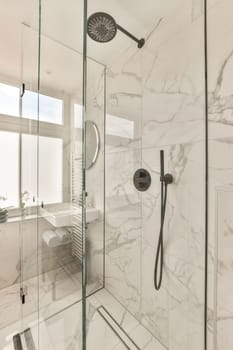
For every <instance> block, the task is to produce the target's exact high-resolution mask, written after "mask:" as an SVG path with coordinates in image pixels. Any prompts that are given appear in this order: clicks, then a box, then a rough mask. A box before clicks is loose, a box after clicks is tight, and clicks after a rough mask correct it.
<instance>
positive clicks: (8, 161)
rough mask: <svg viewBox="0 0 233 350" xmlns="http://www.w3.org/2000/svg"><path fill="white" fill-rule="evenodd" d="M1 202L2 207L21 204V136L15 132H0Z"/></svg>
mask: <svg viewBox="0 0 233 350" xmlns="http://www.w3.org/2000/svg"><path fill="white" fill-rule="evenodd" d="M0 159H1V171H0V197H5V198H6V200H5V201H2V200H1V201H0V206H1V207H8V206H14V207H17V206H18V204H19V201H18V193H19V135H18V134H17V133H14V132H4V131H0Z"/></svg>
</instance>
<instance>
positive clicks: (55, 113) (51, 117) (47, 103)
mask: <svg viewBox="0 0 233 350" xmlns="http://www.w3.org/2000/svg"><path fill="white" fill-rule="evenodd" d="M37 100H38V94H37V93H36V92H33V91H28V90H26V91H25V94H24V96H23V113H22V114H23V117H24V118H30V119H34V120H36V119H37V118H38V110H37ZM39 103H40V115H39V120H40V121H43V122H48V123H54V124H62V122H63V116H62V114H63V101H62V100H60V99H58V98H55V97H51V96H46V95H42V94H40V100H39Z"/></svg>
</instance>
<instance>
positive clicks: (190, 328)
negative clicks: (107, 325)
mask: <svg viewBox="0 0 233 350" xmlns="http://www.w3.org/2000/svg"><path fill="white" fill-rule="evenodd" d="M88 19H89V20H88V30H89V32H88V34H89V35H88V37H87V55H88V57H89V58H90V60H91V59H93V60H95V62H100V63H101V64H104V65H105V66H106V108H104V106H103V105H102V98H101V97H102V96H103V93H102V88H104V85H103V81H102V77H103V76H102V75H101V69H99V66H98V64H97V63H96V64H91V63H90V62H89V61H88V69H87V72H88V75H87V120H89V119H90V120H92V121H94V122H96V124H97V125H98V126H99V129H100V135H101V127H102V126H103V124H104V116H105V118H106V128H105V133H103V135H101V136H100V140H101V145H102V147H103V148H102V151H103V152H104V151H105V181H104V176H103V172H101V171H103V170H104V165H103V164H102V165H101V170H100V169H98V165H99V164H101V152H100V157H99V158H98V159H97V162H96V164H95V166H94V167H93V168H91V169H90V170H87V173H86V178H87V192H88V196H89V192H90V193H91V196H92V197H93V198H94V200H93V202H96V203H98V204H99V203H100V202H98V199H97V198H100V197H98V196H101V195H103V198H104V199H105V206H103V207H102V206H101V205H100V206H98V208H99V210H100V212H101V213H102V214H103V215H104V220H105V231H104V235H105V241H104V242H105V246H104V249H103V250H105V269H104V291H101V292H97V293H95V295H94V296H95V298H96V299H97V300H98V301H97V302H95V303H94V302H92V301H93V300H92V299H88V302H87V307H90V309H92V310H93V309H94V310H96V309H97V310H98V307H99V306H100V305H103V306H104V307H105V308H106V309H107V310H108V312H109V313H110V314H111V316H112V317H113V318H114V319H115V320H116V321H117V322H118V323H120V324H122V327H123V329H124V330H125V332H126V333H128V335H129V336H130V337H131V338H132V339H133V340H134V341H135V343H136V344H137V346H138V348H140V349H142V348H145V349H147V348H148V349H149V348H151V349H157V348H167V349H168V348H169V349H171V350H175V349H180V350H186V349H190V350H196V349H200V350H201V349H202V350H204V326H205V325H204V309H205V305H204V302H205V301H204V294H205V293H204V292H205V284H204V278H205V121H206V120H205V117H206V116H205V69H204V63H205V62H204V17H203V11H202V8H201V6H200V2H198V4H197V3H195V4H194V2H193V1H188V2H187V1H173V2H172V3H170V4H169V5H168V4H166V5H164V4H163V3H162V2H161V1H160V2H155V1H153V0H149V1H147V2H146V6H143V4H142V2H141V1H140V0H136V1H132V0H126V1H124V2H119V1H112V2H109V1H98V0H97V1H96V0H89V2H88ZM143 38H144V39H145V44H144V45H143V40H142V39H143ZM93 39H94V40H93ZM104 141H106V142H105V144H104ZM86 150H88V144H87V145H86ZM161 150H163V151H164V169H165V174H166V173H169V174H171V175H172V176H173V178H174V182H172V183H171V184H165V180H166V179H167V177H166V179H165V177H164V176H162V175H161V170H162V169H161V161H160V154H161V153H160V151H161ZM142 168H143V169H144V168H145V169H146V170H147V171H149V173H150V176H151V184H150V186H149V188H148V190H147V191H139V190H137V189H136V187H135V185H134V175H135V172H136V170H139V169H142ZM95 171H97V173H95V176H94V177H93V178H92V174H94V172H95ZM142 174H143V173H142ZM194 174H195V175H194ZM89 179H90V182H89ZM94 179H95V180H94ZM139 180H140V181H139V182H140V183H141V184H142V186H143V184H145V178H144V177H143V175H142V176H141V177H140V179H139ZM161 180H162V181H161ZM161 182H162V184H163V189H162V190H161ZM88 186H89V188H88ZM166 191H168V192H167V196H166V207H165V202H164V201H163V203H162V204H161V197H162V195H163V193H165V192H166ZM88 196H87V200H88ZM98 204H97V205H98ZM104 209H105V211H104ZM163 220H164V223H163ZM161 221H162V222H161ZM89 227H90V228H91V225H90V226H89V225H88V228H87V238H86V241H87V252H88V249H89V250H90V251H91V249H92V244H93V246H95V245H94V244H95V243H92V240H93V241H94V242H95V238H96V235H95V237H93V236H91V235H89V234H88V230H89ZM93 227H95V233H98V240H99V242H100V241H101V238H102V231H101V226H100V227H99V228H100V230H98V224H97V223H93ZM161 232H162V233H161ZM96 239H97V238H96ZM159 242H161V244H159V246H158V243H159ZM161 247H162V248H163V250H162V252H163V254H162V253H161ZM158 248H159V253H160V255H159V256H160V257H161V256H163V261H162V284H161V288H159V290H156V288H155V287H156V283H155V277H156V276H157V277H156V278H157V280H158V279H159V277H160V269H158V271H157V273H156V270H155V265H156V264H155V261H156V253H157V251H158ZM101 253H102V250H101V249H100V247H99V249H97V254H96V255H94V257H93V254H90V255H87V261H86V264H87V267H88V266H89V268H90V271H89V269H88V274H90V275H91V274H93V273H94V276H95V273H96V271H97V268H100V266H101V264H96V265H95V266H93V265H92V263H93V260H94V259H95V258H96V257H97V255H98V257H100V256H101ZM161 259H162V258H161ZM158 266H159V267H160V266H161V265H160V259H159V264H158ZM155 275H156V276H155ZM119 310H122V313H121V317H124V322H122V318H121V317H120V316H119V313H120V312H119ZM122 315H124V316H122ZM126 315H127V316H128V317H129V320H130V321H128V322H129V323H128V322H127V320H126V318H127V316H126ZM88 316H89V319H88V321H89V324H90V319H94V317H95V312H94V311H93V312H92V314H91V315H90V314H88ZM131 322H135V325H137V326H136V327H135V330H134V331H129V327H130V326H129V324H131ZM88 336H89V335H88ZM99 336H100V334H99ZM97 339H98V335H96V342H97ZM149 339H150V340H149ZM147 342H148V343H147ZM145 344H147V345H145ZM148 344H149V345H148ZM91 349H92V347H91V344H89V349H88V350H91Z"/></svg>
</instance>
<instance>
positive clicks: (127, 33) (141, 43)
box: [117, 24, 145, 49]
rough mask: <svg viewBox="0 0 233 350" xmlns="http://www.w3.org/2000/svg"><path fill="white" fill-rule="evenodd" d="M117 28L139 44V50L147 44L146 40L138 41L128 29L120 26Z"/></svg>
mask: <svg viewBox="0 0 233 350" xmlns="http://www.w3.org/2000/svg"><path fill="white" fill-rule="evenodd" d="M117 28H118V29H119V30H120V31H121V32H122V33H124V34H125V35H127V36H128V37H129V38H131V39H132V40H134V41H135V42H136V43H137V44H138V48H139V49H141V48H142V47H143V45H144V44H145V40H144V39H137V38H136V37H135V36H134V35H133V34H131V33H129V32H128V31H127V30H126V29H124V28H123V27H121V26H120V25H119V24H117Z"/></svg>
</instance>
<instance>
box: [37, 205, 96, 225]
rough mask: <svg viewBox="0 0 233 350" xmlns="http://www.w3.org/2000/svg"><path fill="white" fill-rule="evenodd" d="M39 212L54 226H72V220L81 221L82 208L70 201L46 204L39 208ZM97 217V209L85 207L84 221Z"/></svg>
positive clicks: (93, 219)
mask: <svg viewBox="0 0 233 350" xmlns="http://www.w3.org/2000/svg"><path fill="white" fill-rule="evenodd" d="M40 214H41V216H43V217H44V218H45V219H46V220H47V221H48V222H49V223H50V224H52V225H53V226H54V227H63V226H72V224H73V221H74V219H75V221H77V220H78V221H80V223H81V222H82V208H81V207H74V206H72V204H70V203H61V204H51V205H46V207H45V208H40ZM98 218H99V210H98V209H95V208H87V209H86V221H87V223H91V222H93V221H95V220H97V219H98Z"/></svg>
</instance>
